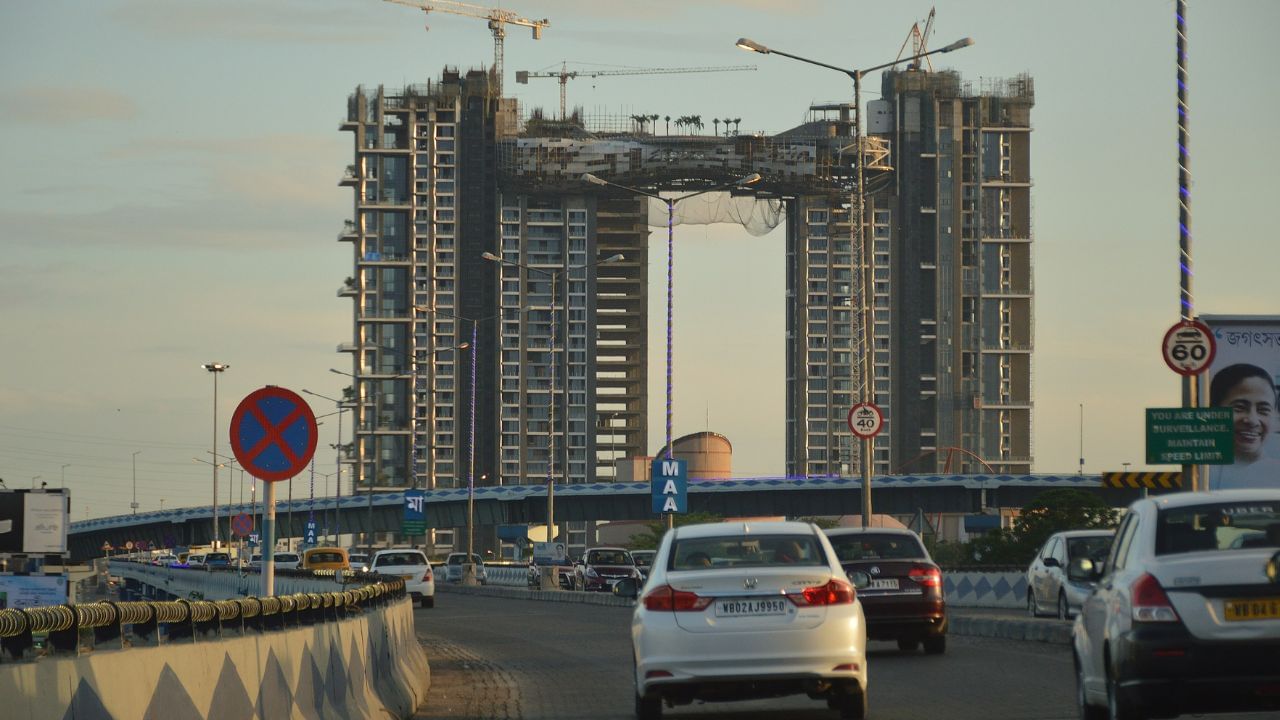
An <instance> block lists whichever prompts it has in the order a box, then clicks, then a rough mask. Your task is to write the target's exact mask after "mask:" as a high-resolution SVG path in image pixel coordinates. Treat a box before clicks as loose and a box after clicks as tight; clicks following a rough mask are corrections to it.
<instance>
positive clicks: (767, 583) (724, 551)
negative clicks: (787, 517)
mask: <svg viewBox="0 0 1280 720" xmlns="http://www.w3.org/2000/svg"><path fill="white" fill-rule="evenodd" d="M854 578H855V580H853V581H851V580H850V579H849V577H848V576H846V575H845V572H844V570H843V569H841V567H840V563H839V561H838V560H837V558H836V554H835V551H833V550H832V548H831V544H830V542H828V540H827V538H826V536H825V535H823V534H822V532H821V531H820V530H819V529H818V528H817V527H816V526H814V525H812V524H809V523H801V522H746V523H743V522H733V523H709V524H704V525H685V526H682V527H678V528H675V529H673V530H669V531H668V532H667V533H666V535H664V536H663V538H662V543H661V545H660V546H659V548H658V553H657V555H656V556H655V558H654V563H653V567H652V568H651V572H650V575H649V578H648V581H647V582H646V583H645V585H644V588H643V592H642V594H641V595H640V598H639V600H638V602H637V603H636V610H635V614H634V615H633V617H632V621H631V641H632V651H633V653H634V658H635V708H636V717H637V718H639V719H640V720H649V719H650V718H654V719H656V718H660V717H661V715H662V706H663V704H664V703H665V704H666V705H667V706H670V707H674V706H676V705H684V704H688V703H692V702H694V701H695V700H697V701H724V700H747V699H755V698H766V697H779V696H784V695H808V696H809V697H811V698H814V699H824V700H826V701H827V704H828V706H829V707H831V708H833V709H837V710H839V711H840V715H841V717H844V718H862V717H864V716H865V715H866V712H867V656H866V646H867V630H866V624H865V621H864V619H863V615H862V606H861V605H860V604H859V603H858V600H857V593H856V591H855V589H854V583H855V582H857V584H859V585H862V586H865V585H866V584H867V583H869V582H870V579H869V577H868V576H867V575H866V574H865V573H855V574H854ZM634 592H635V583H634V581H631V580H624V581H622V582H620V583H619V584H618V586H617V587H616V589H615V593H616V594H619V595H629V594H633V593H634Z"/></svg>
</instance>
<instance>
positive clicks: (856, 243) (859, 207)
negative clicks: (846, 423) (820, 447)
mask: <svg viewBox="0 0 1280 720" xmlns="http://www.w3.org/2000/svg"><path fill="white" fill-rule="evenodd" d="M972 44H973V38H962V39H960V40H957V41H955V42H953V43H951V44H950V45H947V46H946V47H943V48H938V49H937V50H930V51H928V52H923V53H918V54H916V55H912V56H910V57H907V58H902V59H899V60H894V61H893V62H890V63H882V64H880V65H875V66H872V67H869V68H864V69H860V70H850V69H846V68H842V67H837V66H835V65H828V64H827V63H824V62H818V61H817V60H810V59H809V58H804V57H800V56H799V55H792V54H790V53H785V52H782V51H781V50H774V49H772V48H769V47H766V46H764V45H761V44H760V43H758V42H756V41H754V40H751V39H748V38H738V42H737V43H736V45H737V46H738V47H740V48H742V49H743V50H749V51H751V52H757V53H760V54H761V55H769V54H775V55H781V56H783V57H787V58H791V59H792V60H799V61H800V62H803V63H808V64H810V65H817V66H818V67H824V68H827V69H829V70H835V71H836V72H841V73H844V74H845V75H848V76H849V78H850V79H852V80H853V147H854V154H853V157H854V164H855V169H854V177H855V180H854V183H855V187H854V196H853V211H852V213H851V215H852V217H851V218H850V220H851V222H850V223H849V224H850V225H852V226H853V232H852V239H851V244H852V245H853V247H855V248H857V249H858V252H859V253H861V256H862V257H861V261H862V262H861V265H862V267H861V268H860V270H861V272H862V283H861V287H860V288H859V289H860V290H861V292H860V293H858V303H859V308H858V310H859V317H860V320H859V324H861V326H862V332H861V336H860V337H859V341H860V342H859V344H858V345H859V346H858V355H859V358H858V368H857V375H858V384H859V385H860V388H859V389H860V392H859V401H860V402H863V403H871V402H874V399H875V394H874V393H873V392H872V387H871V381H872V377H871V375H872V373H871V363H872V356H871V333H872V332H873V331H874V328H875V324H874V318H873V316H872V313H873V312H874V308H873V302H872V297H873V293H872V288H873V287H874V284H873V283H874V278H873V276H872V271H873V268H872V264H873V263H872V257H873V255H872V249H871V246H870V243H869V242H868V238H867V237H866V233H865V232H864V231H863V225H864V224H865V223H866V205H867V202H866V201H867V188H866V183H865V182H864V178H863V175H864V172H863V168H864V165H865V164H866V163H865V162H864V161H863V147H862V76H863V75H866V74H867V73H870V72H874V71H876V70H883V69H885V68H887V67H893V66H894V65H897V64H899V63H903V62H911V61H912V60H919V59H920V58H923V57H926V56H929V55H935V54H938V53H949V52H951V51H953V50H959V49H961V48H966V47H969V46H970V45H972ZM874 453H875V437H874V436H871V437H867V438H864V439H863V440H862V458H861V460H862V463H861V465H862V527H864V528H866V527H870V524H871V472H872V467H873V463H874V460H873V457H872V456H873V455H874Z"/></svg>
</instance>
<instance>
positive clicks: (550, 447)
mask: <svg viewBox="0 0 1280 720" xmlns="http://www.w3.org/2000/svg"><path fill="white" fill-rule="evenodd" d="M480 257H482V258H484V259H485V260H489V261H491V262H495V263H500V264H502V265H511V266H512V267H518V268H521V269H523V270H527V271H529V272H532V273H538V274H539V275H543V276H546V277H548V278H550V279H551V339H550V341H549V342H548V345H547V357H548V361H549V364H550V365H551V377H550V383H551V384H550V387H549V389H550V393H549V398H548V402H549V406H548V413H547V417H548V430H549V432H548V433H547V542H552V541H554V540H555V527H556V525H555V521H556V486H555V474H554V471H555V462H556V460H555V458H556V452H555V448H556V324H557V322H558V319H557V314H556V302H557V300H558V296H559V292H558V290H557V287H558V284H559V282H560V277H561V276H562V275H565V274H567V273H569V272H572V271H574V270H583V269H587V268H593V267H597V266H600V265H608V264H610V263H615V262H619V261H620V260H623V259H624V257H623V255H622V254H621V253H619V254H617V255H610V256H609V257H607V258H604V259H603V260H597V261H596V262H593V263H586V264H584V265H566V266H565V267H563V268H560V269H559V270H551V271H548V270H543V269H542V268H536V267H530V266H529V265H526V264H524V263H519V262H516V261H514V260H507V259H505V258H502V257H499V256H497V255H494V254H493V253H491V252H486V253H481V255H480ZM565 304H566V305H568V303H565ZM468 559H469V558H468Z"/></svg>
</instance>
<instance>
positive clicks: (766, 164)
mask: <svg viewBox="0 0 1280 720" xmlns="http://www.w3.org/2000/svg"><path fill="white" fill-rule="evenodd" d="M489 81H490V78H489V76H487V75H486V74H485V73H482V72H471V73H466V74H461V73H457V72H452V71H446V72H445V73H444V74H443V75H442V77H441V79H440V80H439V81H436V82H432V83H430V84H426V85H415V86H409V87H406V88H403V89H399V90H390V89H387V88H383V87H378V88H358V89H357V90H356V91H355V93H354V94H353V95H352V96H351V97H350V98H349V100H348V110H347V119H346V121H345V122H344V123H343V125H342V129H343V130H346V131H351V132H352V133H353V136H354V162H353V164H352V165H351V166H349V167H348V169H347V174H346V176H345V177H344V179H343V181H342V184H344V185H349V186H351V187H352V188H353V190H354V195H355V200H354V208H353V212H354V217H353V218H352V219H351V220H350V221H349V222H348V224H347V226H346V227H345V228H344V230H343V231H342V232H341V233H340V235H339V240H341V241H345V242H351V243H352V244H353V264H354V270H353V272H352V274H351V276H350V277H349V278H348V279H347V282H346V284H345V285H344V286H343V287H342V288H341V289H340V290H339V295H340V296H344V297H351V298H352V299H353V300H354V308H353V336H352V340H351V341H350V342H347V343H343V344H342V345H341V346H340V347H339V350H340V351H343V352H350V353H352V355H353V363H352V371H351V375H352V376H353V382H352V384H351V387H350V388H348V390H347V391H346V392H345V394H344V401H345V404H346V405H347V406H348V407H351V408H352V409H353V410H354V411H355V413H356V422H355V423H354V427H355V430H354V443H353V444H352V445H351V446H350V447H348V448H346V455H345V459H346V462H349V463H351V464H352V467H353V473H352V477H353V485H354V487H355V488H357V489H360V490H364V489H366V488H368V487H370V486H372V487H374V488H387V489H392V488H403V487H420V488H448V487H459V486H466V485H467V484H468V483H469V482H474V483H475V484H477V485H497V484H500V483H506V484H513V483H539V482H546V480H547V479H548V478H549V477H554V478H555V481H556V482H565V483H570V484H572V483H581V482H588V481H594V480H606V479H610V478H612V477H613V467H614V465H613V460H614V459H615V458H620V457H627V456H635V455H645V454H653V453H655V452H656V451H657V450H658V449H657V448H650V447H647V445H646V442H647V437H648V432H647V428H648V423H649V409H650V407H651V404H650V403H649V401H648V398H647V397H646V391H647V381H648V372H649V369H648V368H647V347H648V343H649V342H650V341H651V339H650V337H649V333H648V322H649V318H648V313H647V307H648V301H647V297H648V293H649V292H651V291H653V288H651V284H650V279H649V277H648V259H649V256H648V244H649V232H650V224H649V213H648V205H647V200H646V199H645V198H643V197H642V196H638V195H635V194H629V193H626V192H618V191H613V190H612V189H609V188H605V189H602V188H600V187H598V186H590V185H587V184H585V183H584V182H583V181H582V175H583V174H584V173H588V172H589V173H593V174H596V175H599V176H600V177H603V178H605V179H608V180H610V181H616V182H618V183H620V184H624V185H628V186H631V187H633V188H639V189H643V190H644V191H645V192H651V193H653V194H658V193H661V192H664V191H667V190H671V189H677V191H679V192H687V191H688V190H689V189H691V188H693V189H701V188H705V187H713V186H721V185H726V184H730V183H731V182H732V181H733V180H734V179H736V178H740V177H742V176H744V175H746V174H748V173H760V174H761V175H762V177H763V181H762V182H761V183H759V184H757V185H755V186H753V187H752V192H754V193H756V195H757V196H758V197H760V198H762V199H761V200H760V201H759V202H768V203H772V204H773V205H774V206H777V207H781V208H784V209H785V217H786V236H787V239H786V258H787V261H786V273H787V277H788V292H787V294H786V297H779V298H778V299H777V300H778V302H783V303H786V304H787V306H788V312H787V318H788V319H787V327H786V334H785V337H784V338H783V337H779V338H760V339H759V340H760V341H761V342H783V343H785V345H786V357H787V374H786V377H785V378H781V377H780V378H775V379H772V380H771V379H769V378H757V379H756V381H757V382H771V381H776V382H780V383H782V382H785V383H786V385H787V394H786V398H787V399H786V425H785V427H786V456H785V458H779V468H780V469H782V468H783V463H784V461H785V470H786V472H787V474H789V475H830V474H850V473H851V467H852V466H851V464H850V463H851V456H852V455H853V454H854V453H856V452H857V448H856V446H853V445H851V444H850V443H849V432H848V429H847V427H846V426H845V414H846V413H847V412H848V409H849V407H850V405H851V403H853V402H857V401H858V399H859V395H860V391H861V388H860V387H857V386H856V385H855V383H854V381H853V380H852V379H851V378H852V377H853V376H854V373H853V365H854V364H855V363H856V361H857V357H858V356H857V354H856V343H854V342H853V338H854V337H855V336H856V334H857V333H858V332H860V331H861V329H860V322H859V319H858V318H859V313H858V312H857V310H858V307H857V304H858V302H859V298H860V297H867V298H869V299H871V300H873V304H874V313H873V314H872V317H873V318H874V320H873V322H872V325H871V327H870V328H869V331H870V340H871V342H870V347H871V353H872V358H871V359H872V362H871V367H872V372H871V377H872V381H871V382H872V390H873V393H874V395H873V398H874V400H875V401H876V402H877V403H878V404H879V405H881V406H882V407H883V408H884V410H885V415H886V420H887V422H886V428H885V433H884V434H883V435H882V436H881V438H880V439H879V440H878V442H877V446H876V451H875V455H874V460H875V464H874V467H875V470H876V472H878V473H887V472H897V471H899V470H900V469H905V470H907V471H910V472H931V471H940V470H944V469H950V470H952V471H954V472H961V471H966V472H967V471H973V470H976V469H977V468H978V467H979V466H980V465H981V463H986V464H987V465H989V466H990V467H992V468H995V469H998V470H1000V471H1002V472H1011V473H1012V472H1025V471H1029V469H1030V462H1031V436H1030V428H1031V380H1030V367H1031V347H1032V345H1031V343H1032V324H1031V300H1032V293H1031V252H1030V251H1031V227H1030V224H1031V223H1030V177H1029V146H1030V142H1029V138H1030V120H1029V117H1030V108H1031V105H1032V103H1033V94H1032V88H1031V81H1030V79H1029V78H1025V77H1023V78H1018V79H1017V80H1015V81H1009V82H1005V83H1002V84H1000V85H998V86H994V85H993V86H992V87H991V88H984V89H983V90H981V91H979V92H974V91H973V90H972V88H970V87H968V86H966V85H964V84H962V83H961V81H960V79H959V77H958V76H957V75H955V74H954V73H946V72H941V73H932V72H928V73H926V72H920V71H907V72H890V73H886V75H885V77H884V80H883V83H884V84H883V94H882V99H881V100H879V101H875V102H873V103H870V104H869V107H868V110H869V113H868V114H869V115H870V118H869V121H868V127H867V137H866V138H864V140H865V142H864V145H863V153H864V162H865V164H866V165H865V166H866V168H867V193H866V194H867V196H868V204H867V212H866V214H865V220H866V225H865V236H866V237H867V238H868V240H869V244H868V245H866V246H864V247H866V248H867V249H868V250H869V251H870V252H868V253H865V255H866V256H867V258H868V259H869V260H870V261H871V263H872V267H871V268H870V270H871V277H872V278H873V282H872V287H870V288H867V291H868V292H867V293H866V294H862V293H859V292H858V290H859V288H858V287H857V284H856V278H857V277H859V276H860V270H861V268H862V265H861V262H862V258H863V257H864V253H862V252H858V249H857V248H854V247H852V246H851V241H850V235H851V233H850V225H849V217H850V213H849V208H850V206H851V204H850V188H851V176H852V173H851V172H850V166H851V159H850V155H851V154H852V153H851V152H850V148H851V147H853V145H852V144H851V137H850V135H851V129H852V128H851V123H850V122H849V109H850V107H849V106H829V107H823V108H814V109H813V113H812V117H813V121H812V122H809V123H806V124H805V125H803V126H801V127H798V128H795V129H793V130H791V131H787V132H784V133H780V134H778V135H774V136H767V137H766V136H763V135H738V134H734V135H728V134H727V133H728V126H727V124H726V129H725V133H726V134H725V135H723V136H721V135H719V134H717V136H715V137H705V136H696V135H688V134H677V135H670V134H669V133H667V134H662V133H659V127H658V124H657V123H656V122H652V123H649V124H648V126H646V125H645V124H639V125H636V124H635V123H634V122H633V123H632V126H631V127H627V126H626V125H625V120H624V121H623V122H622V123H619V126H618V127H608V123H607V122H594V123H593V122H592V121H590V120H584V119H583V118H581V117H579V116H577V115H574V116H571V117H569V118H561V119H559V120H548V119H545V118H541V117H539V116H537V115H536V114H535V115H533V116H531V117H528V118H522V117H520V115H519V112H518V108H517V105H516V103H515V101H514V100H511V99H506V98H499V97H495V96H494V93H493V92H492V89H491V85H490V82H489ZM833 113H834V116H833ZM829 118H830V119H829ZM615 255H621V256H622V258H621V259H620V260H619V259H614V258H613V256H615ZM605 259H609V261H608V262H602V260H605ZM655 371H656V370H655ZM652 406H654V407H656V406H657V403H656V402H655V403H653V405H652ZM979 461H981V462H979Z"/></svg>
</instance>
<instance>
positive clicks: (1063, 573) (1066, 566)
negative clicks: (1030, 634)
mask: <svg viewBox="0 0 1280 720" xmlns="http://www.w3.org/2000/svg"><path fill="white" fill-rule="evenodd" d="M1115 534H1116V531H1115V530H1068V531H1066V532H1060V533H1055V534H1053V535H1050V536H1049V539H1048V540H1046V541H1045V543H1044V546H1043V547H1041V548H1040V552H1038V553H1036V557H1035V559H1034V560H1032V561H1031V566H1030V567H1028V568H1027V613H1028V614H1030V615H1031V617H1038V616H1040V615H1042V614H1054V613H1056V614H1057V616H1058V619H1059V620H1067V619H1069V618H1073V617H1075V616H1076V613H1077V612H1079V611H1080V605H1081V604H1082V603H1084V599H1085V598H1086V597H1088V596H1089V593H1091V592H1093V587H1094V583H1093V581H1092V580H1090V579H1089V578H1087V577H1084V576H1082V575H1081V574H1080V573H1078V572H1077V573H1074V574H1073V573H1072V572H1071V571H1070V566H1071V563H1072V562H1073V561H1075V560H1076V559H1078V558H1088V559H1089V560H1090V561H1092V562H1101V561H1102V560H1103V559H1105V558H1106V556H1107V550H1109V549H1110V548H1111V539H1112V538H1113V537H1115Z"/></svg>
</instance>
